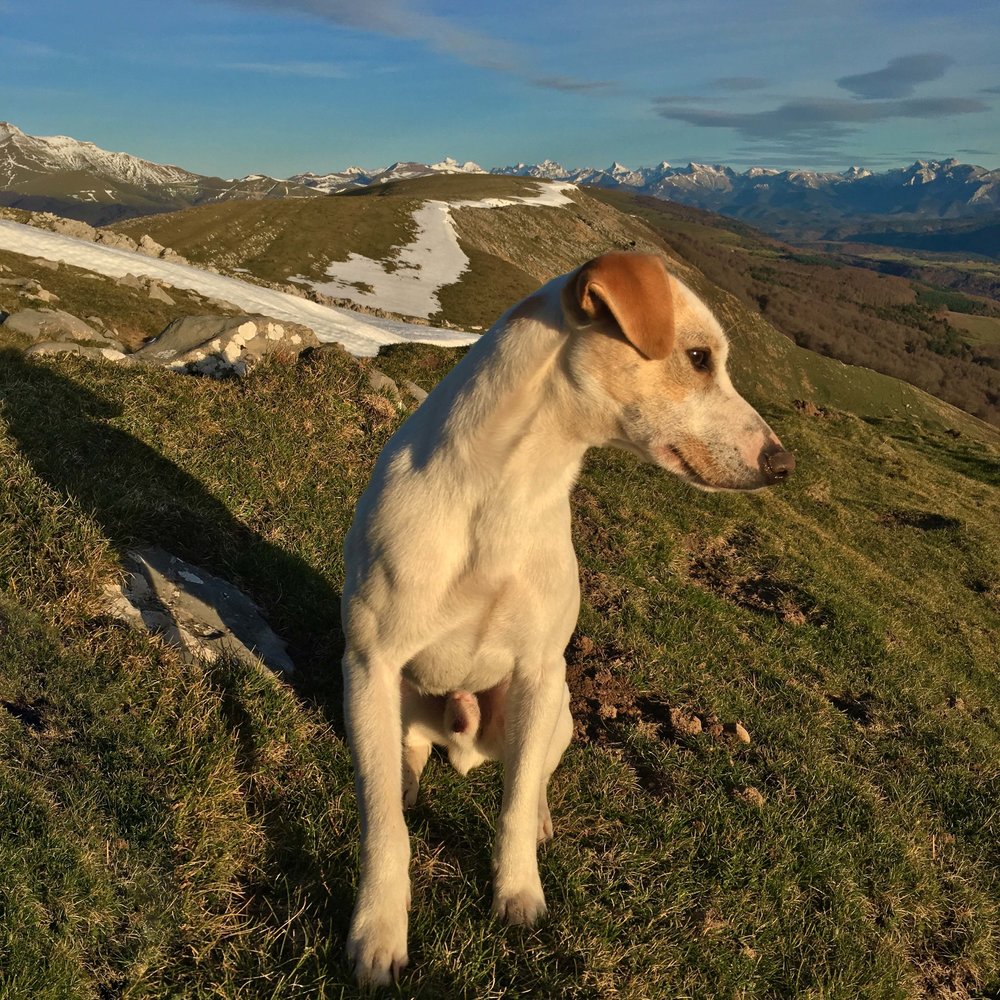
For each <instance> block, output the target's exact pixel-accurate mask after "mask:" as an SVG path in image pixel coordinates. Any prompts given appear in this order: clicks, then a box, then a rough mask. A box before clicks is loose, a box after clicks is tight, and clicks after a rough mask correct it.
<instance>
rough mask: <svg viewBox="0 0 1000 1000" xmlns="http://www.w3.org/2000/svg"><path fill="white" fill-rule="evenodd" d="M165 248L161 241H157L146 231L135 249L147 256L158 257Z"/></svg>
mask: <svg viewBox="0 0 1000 1000" xmlns="http://www.w3.org/2000/svg"><path fill="white" fill-rule="evenodd" d="M166 249H167V248H166V247H165V246H164V245H163V244H162V243H157V242H156V240H154V239H153V237H152V236H150V235H149V234H148V233H146V234H145V235H144V236H143V237H142V239H140V240H139V243H138V245H137V246H136V250H138V251H139V253H143V254H145V255H146V256H147V257H159V256H161V255H162V254H163V252H164V250H166Z"/></svg>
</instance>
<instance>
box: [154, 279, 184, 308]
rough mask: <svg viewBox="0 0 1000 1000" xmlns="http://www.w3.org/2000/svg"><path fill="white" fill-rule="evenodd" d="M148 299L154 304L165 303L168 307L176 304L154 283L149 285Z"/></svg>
mask: <svg viewBox="0 0 1000 1000" xmlns="http://www.w3.org/2000/svg"><path fill="white" fill-rule="evenodd" d="M149 297H150V298H151V299H153V300H154V301H156V302H166V304H167V305H168V306H173V305H176V304H177V303H176V302H174V300H173V299H172V298H171V297H170V296H169V295H167V293H166V292H165V291H164V290H163V289H162V288H161V287H160V286H159V285H158V284H157V283H156V282H155V281H151V282H150V283H149Z"/></svg>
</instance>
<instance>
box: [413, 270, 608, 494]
mask: <svg viewBox="0 0 1000 1000" xmlns="http://www.w3.org/2000/svg"><path fill="white" fill-rule="evenodd" d="M561 280H562V281H564V280H565V279H561ZM558 284H560V282H559V281H557V282H551V283H550V284H549V285H547V286H546V287H545V288H543V289H541V290H540V291H539V292H538V293H537V296H533V297H532V299H531V300H528V302H529V303H530V307H529V308H527V309H525V308H524V306H525V304H522V306H521V307H519V309H523V314H522V315H518V314H517V312H518V310H514V311H512V312H511V313H508V314H507V315H506V316H504V317H503V318H501V320H500V321H499V322H498V323H497V324H496V326H495V327H494V328H493V329H492V330H491V331H489V332H488V333H486V334H484V336H483V338H482V339H481V340H480V341H478V342H477V343H476V344H475V345H474V346H473V347H472V349H471V350H470V351H469V353H468V355H467V356H466V357H465V358H463V360H462V361H461V362H460V363H459V364H458V365H457V366H456V367H455V368H454V369H453V370H452V372H450V373H449V374H448V375H447V376H446V377H445V379H444V380H442V382H441V384H440V385H439V386H438V388H437V389H436V390H435V392H434V393H433V394H432V395H431V397H429V398H428V399H427V401H426V402H425V403H424V404H423V406H427V407H428V412H427V413H426V418H427V419H428V420H429V421H430V422H431V423H432V424H435V425H437V433H438V435H440V437H439V438H438V440H439V442H440V444H441V445H443V446H444V447H445V448H446V449H447V450H448V452H449V453H450V456H451V460H452V461H454V460H455V459H458V460H459V461H460V462H461V465H462V467H463V468H464V469H465V470H466V471H467V473H471V474H474V475H476V477H477V478H478V479H480V481H481V482H482V483H483V486H484V487H486V488H489V486H490V485H491V484H492V485H493V486H495V487H500V486H503V487H505V488H507V487H512V488H516V489H520V490H524V491H530V492H533V493H534V494H535V495H536V496H537V494H538V493H542V494H544V493H547V492H549V491H551V490H555V491H556V492H558V493H561V494H563V495H565V494H566V493H568V491H569V488H570V486H571V485H572V482H573V480H574V479H575V478H576V475H577V473H578V472H579V469H580V465H581V463H582V461H583V456H584V453H585V452H586V451H587V449H588V448H589V447H591V446H592V445H595V444H598V443H601V442H600V440H599V435H595V433H594V429H593V428H591V427H589V426H587V424H586V423H585V422H583V421H581V420H579V419H576V418H575V417H574V418H571V419H567V412H568V411H569V412H575V410H576V407H575V403H574V392H573V388H572V386H571V384H570V383H569V380H568V379H567V378H566V375H565V371H564V365H563V355H564V354H565V352H566V349H567V333H566V331H565V329H564V322H565V319H564V316H563V312H562V307H561V304H560V294H559V293H560V291H561V288H560V287H556V286H557V285H558ZM428 404H431V405H430V406H428ZM422 408H423V407H422ZM419 412H420V411H418V414H419ZM425 426H426V425H425Z"/></svg>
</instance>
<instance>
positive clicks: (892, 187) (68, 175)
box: [0, 122, 1000, 239]
mask: <svg viewBox="0 0 1000 1000" xmlns="http://www.w3.org/2000/svg"><path fill="white" fill-rule="evenodd" d="M481 173H493V174H501V175H509V176H518V177H532V178H540V179H547V180H560V181H569V182H571V183H574V184H578V185H582V186H589V187H598V188H604V189H620V190H624V191H629V192H633V193H637V194H643V195H649V196H652V197H656V198H661V199H666V200H669V201H675V202H679V203H681V204H685V205H690V206H693V207H696V208H701V209H707V210H710V211H714V212H719V213H722V214H724V215H729V216H732V217H734V218H739V219H743V220H744V221H748V222H751V223H753V224H754V225H757V226H759V227H760V228H762V229H765V230H768V231H770V232H773V233H779V234H781V235H784V236H786V237H792V236H796V235H797V236H799V237H801V238H810V239H817V238H823V237H826V236H831V235H834V234H835V235H836V236H839V237H843V236H845V235H847V234H849V233H851V232H852V231H853V230H855V229H861V230H864V229H865V228H876V229H877V228H880V227H879V226H878V225H877V224H875V223H877V220H885V218H886V217H889V218H891V219H892V221H893V225H894V227H895V226H896V224H901V225H903V226H904V227H905V226H906V225H907V224H913V223H928V222H934V223H936V224H940V223H944V224H950V223H952V222H954V221H956V220H988V219H990V218H991V216H994V215H996V214H997V213H1000V170H989V169H986V168H984V167H979V166H975V165H972V164H967V163H960V162H959V161H958V160H956V159H946V160H942V161H936V160H931V161H926V160H918V161H917V162H915V163H913V164H912V165H910V166H908V167H903V168H899V169H895V170H888V171H884V172H881V173H875V172H872V171H870V170H866V169H863V168H861V167H856V166H855V167H851V168H850V169H849V170H846V171H844V172H840V173H837V172H817V171H810V170H773V169H770V168H765V167H751V168H750V169H748V170H745V171H743V172H741V173H739V172H737V171H735V170H733V169H732V168H730V167H727V166H722V165H718V164H715V165H709V164H701V163H689V164H687V165H686V166H681V167H675V166H672V165H671V164H670V163H668V162H667V161H663V162H661V163H659V164H658V165H656V166H652V167H637V168H631V167H627V166H625V165H623V164H621V163H618V162H614V163H612V164H611V166H609V167H606V168H594V167H583V168H571V167H565V166H563V165H562V164H559V163H556V162H554V161H552V160H543V161H542V162H541V163H535V164H526V163H517V164H515V165H513V166H501V167H495V168H493V169H491V170H486V169H484V168H483V167H481V166H479V165H478V164H476V163H473V162H471V161H467V162H459V161H457V160H454V159H451V158H450V157H449V158H446V159H444V160H442V161H440V162H438V163H431V164H425V163H418V162H408V161H406V162H404V161H401V162H397V163H393V164H392V165H390V166H388V167H379V168H375V169H368V168H364V167H358V166H352V167H348V168H347V169H345V170H342V171H334V172H329V173H322V174H319V173H311V172H308V173H301V174H296V175H294V176H292V177H289V178H287V179H284V180H282V179H277V178H273V177H268V176H265V175H263V174H249V175H247V176H246V177H242V178H238V179H232V180H224V179H222V178H219V177H207V176H204V175H201V174H197V173H193V172H191V171H189V170H185V169H183V168H181V167H177V166H170V165H163V164H158V163H153V162H151V161H148V160H143V159H140V158H138V157H135V156H132V155H130V154H128V153H113V152H108V151H107V150H103V149H101V148H100V147H98V146H95V145H94V144H93V143H91V142H81V141H79V140H77V139H72V138H70V137H67V136H47V137H43V136H31V135H28V134H26V133H25V132H23V131H22V130H21V129H19V128H17V127H16V126H14V125H11V124H9V123H6V122H0V204H4V205H11V206H15V207H20V208H27V209H34V210H50V211H54V212H57V213H58V214H63V215H67V216H70V217H73V218H78V219H83V220H85V221H87V222H91V223H94V224H103V223H107V222H112V221H114V220H116V219H119V218H126V217H129V216H138V215H148V214H152V213H156V212H163V211H173V210H176V209H179V208H185V207H189V206H191V205H198V204H203V203H206V202H213V201H226V200H231V199H245V198H249V199H258V198H284V197H316V196H319V195H324V194H334V193H339V192H342V191H347V190H352V189H357V188H364V187H370V186H372V185H378V184H385V183H388V182H390V181H398V180H408V179H413V178H416V177H423V176H428V175H438V174H481ZM881 228H884V226H883V227H881Z"/></svg>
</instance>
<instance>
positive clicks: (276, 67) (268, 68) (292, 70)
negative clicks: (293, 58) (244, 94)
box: [221, 62, 349, 80]
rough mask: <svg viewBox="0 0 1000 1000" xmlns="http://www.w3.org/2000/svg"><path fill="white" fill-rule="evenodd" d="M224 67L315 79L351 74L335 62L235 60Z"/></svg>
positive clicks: (328, 78) (247, 71)
mask: <svg viewBox="0 0 1000 1000" xmlns="http://www.w3.org/2000/svg"><path fill="white" fill-rule="evenodd" d="M221 68H222V69H231V70H238V71H241V72H246V73H266V74H269V75H270V76H304V77H309V78H311V79H314V80H343V79H345V78H346V77H347V76H348V75H349V74H348V73H347V71H346V70H344V69H343V68H342V67H340V66H337V65H335V64H333V63H314V62H285V63H267V62H235V63H222V64H221Z"/></svg>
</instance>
